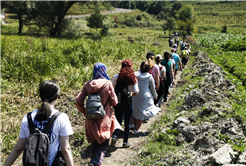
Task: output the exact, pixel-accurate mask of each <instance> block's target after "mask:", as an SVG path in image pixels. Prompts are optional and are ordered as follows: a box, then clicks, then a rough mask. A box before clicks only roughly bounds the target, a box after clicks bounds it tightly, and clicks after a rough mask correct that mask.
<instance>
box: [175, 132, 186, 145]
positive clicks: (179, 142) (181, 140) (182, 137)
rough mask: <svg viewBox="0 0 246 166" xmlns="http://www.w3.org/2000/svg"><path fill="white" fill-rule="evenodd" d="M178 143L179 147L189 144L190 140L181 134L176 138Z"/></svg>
mask: <svg viewBox="0 0 246 166" xmlns="http://www.w3.org/2000/svg"><path fill="white" fill-rule="evenodd" d="M175 140H176V143H177V146H179V145H181V144H183V143H185V142H188V139H187V138H186V137H185V136H184V135H183V134H182V133H180V134H179V135H178V136H177V137H176V138H175Z"/></svg>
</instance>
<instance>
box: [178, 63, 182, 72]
mask: <svg viewBox="0 0 246 166" xmlns="http://www.w3.org/2000/svg"><path fill="white" fill-rule="evenodd" d="M178 62H179V68H180V71H182V63H181V61H178Z"/></svg>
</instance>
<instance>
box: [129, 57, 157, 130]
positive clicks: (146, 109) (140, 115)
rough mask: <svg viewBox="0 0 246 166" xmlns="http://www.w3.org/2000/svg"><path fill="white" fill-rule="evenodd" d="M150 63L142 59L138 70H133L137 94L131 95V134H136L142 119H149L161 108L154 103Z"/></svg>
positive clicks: (155, 96) (155, 97)
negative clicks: (136, 80) (136, 83)
mask: <svg viewBox="0 0 246 166" xmlns="http://www.w3.org/2000/svg"><path fill="white" fill-rule="evenodd" d="M149 70H150V65H149V64H148V62H146V61H143V62H142V63H141V65H140V71H138V72H135V75H136V77H137V79H138V87H139V94H138V95H137V96H133V113H132V120H131V124H132V126H131V127H133V128H134V133H133V134H138V133H139V131H138V129H139V128H140V126H141V124H142V122H143V120H144V119H149V118H151V117H154V116H156V115H157V113H158V112H159V111H160V110H161V109H160V108H158V107H156V106H155V105H154V99H155V100H157V93H156V91H155V82H154V79H153V77H152V75H151V74H149Z"/></svg>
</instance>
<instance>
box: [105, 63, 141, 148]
mask: <svg viewBox="0 0 246 166" xmlns="http://www.w3.org/2000/svg"><path fill="white" fill-rule="evenodd" d="M121 65H122V67H121V70H120V73H119V74H116V75H115V76H114V77H113V86H114V87H115V89H116V90H117V88H121V90H120V91H122V88H125V85H126V88H127V92H128V95H129V96H128V97H129V98H128V99H126V100H124V101H127V102H126V103H121V104H118V105H117V106H116V107H114V108H115V116H116V119H117V121H118V122H119V123H120V125H121V123H122V117H123V114H124V115H125V125H124V126H125V130H124V140H123V145H122V147H123V148H128V147H129V146H130V144H129V143H128V137H129V132H130V121H131V117H132V110H133V109H132V96H136V95H138V93H139V88H138V81H137V78H136V76H135V74H134V71H133V70H132V62H131V61H130V60H123V61H122V63H121ZM116 86H117V87H116ZM122 93H124V92H122ZM124 96H127V94H125V95H124ZM122 97H123V95H122V96H119V97H118V100H120V99H119V98H121V100H122V102H123V99H122ZM119 102H120V101H119ZM118 133H119V129H116V130H115V131H114V133H113V136H112V141H111V144H110V146H111V147H115V146H116V140H117V136H118Z"/></svg>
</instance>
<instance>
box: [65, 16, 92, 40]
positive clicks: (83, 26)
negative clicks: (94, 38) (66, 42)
mask: <svg viewBox="0 0 246 166" xmlns="http://www.w3.org/2000/svg"><path fill="white" fill-rule="evenodd" d="M64 21H65V22H66V23H65V24H66V26H64V27H63V29H62V35H64V36H68V37H73V36H82V35H83V34H84V33H85V32H86V31H87V30H88V29H89V27H88V26H87V22H86V21H85V20H73V19H65V20H64Z"/></svg>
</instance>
